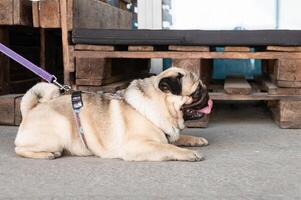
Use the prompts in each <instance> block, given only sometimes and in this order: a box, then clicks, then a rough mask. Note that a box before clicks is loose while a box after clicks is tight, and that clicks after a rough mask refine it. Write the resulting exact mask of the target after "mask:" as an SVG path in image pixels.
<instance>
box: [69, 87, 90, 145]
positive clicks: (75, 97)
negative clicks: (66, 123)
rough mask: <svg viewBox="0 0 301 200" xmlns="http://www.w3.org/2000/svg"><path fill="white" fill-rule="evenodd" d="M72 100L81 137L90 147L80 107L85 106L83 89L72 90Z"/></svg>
mask: <svg viewBox="0 0 301 200" xmlns="http://www.w3.org/2000/svg"><path fill="white" fill-rule="evenodd" d="M71 102H72V109H73V113H74V116H75V122H76V126H77V130H78V134H79V137H80V139H81V141H82V142H83V143H84V145H85V146H86V148H87V149H89V148H88V145H87V141H86V138H85V132H84V129H83V126H82V123H81V120H80V116H79V114H80V109H81V108H82V107H83V106H84V104H83V100H82V94H81V91H74V92H72V94H71Z"/></svg>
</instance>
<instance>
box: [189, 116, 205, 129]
mask: <svg viewBox="0 0 301 200" xmlns="http://www.w3.org/2000/svg"><path fill="white" fill-rule="evenodd" d="M208 123H209V115H205V116H204V117H203V118H201V119H199V120H191V121H185V125H186V127H188V128H207V127H208Z"/></svg>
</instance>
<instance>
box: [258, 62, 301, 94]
mask: <svg viewBox="0 0 301 200" xmlns="http://www.w3.org/2000/svg"><path fill="white" fill-rule="evenodd" d="M264 65H265V66H264V67H265V73H267V74H268V75H269V76H270V77H271V78H272V80H273V81H274V82H275V83H276V84H277V85H278V86H279V87H285V88H289V87H295V88H301V59H279V60H268V61H265V62H264Z"/></svg>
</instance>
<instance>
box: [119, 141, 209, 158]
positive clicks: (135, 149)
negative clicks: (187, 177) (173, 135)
mask: <svg viewBox="0 0 301 200" xmlns="http://www.w3.org/2000/svg"><path fill="white" fill-rule="evenodd" d="M124 153H125V154H124V156H123V159H124V160H129V161H168V160H179V161H201V160H204V158H203V156H202V155H201V154H199V153H198V152H197V151H192V150H189V149H184V148H180V147H177V146H175V145H172V144H162V143H157V142H150V141H148V142H146V141H135V142H131V143H129V144H128V145H127V147H126V151H125V152H124Z"/></svg>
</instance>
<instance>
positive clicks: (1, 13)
mask: <svg viewBox="0 0 301 200" xmlns="http://www.w3.org/2000/svg"><path fill="white" fill-rule="evenodd" d="M0 8H1V9H0V24H1V25H12V24H13V23H14V19H13V13H14V7H13V3H12V1H11V0H0Z"/></svg>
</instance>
